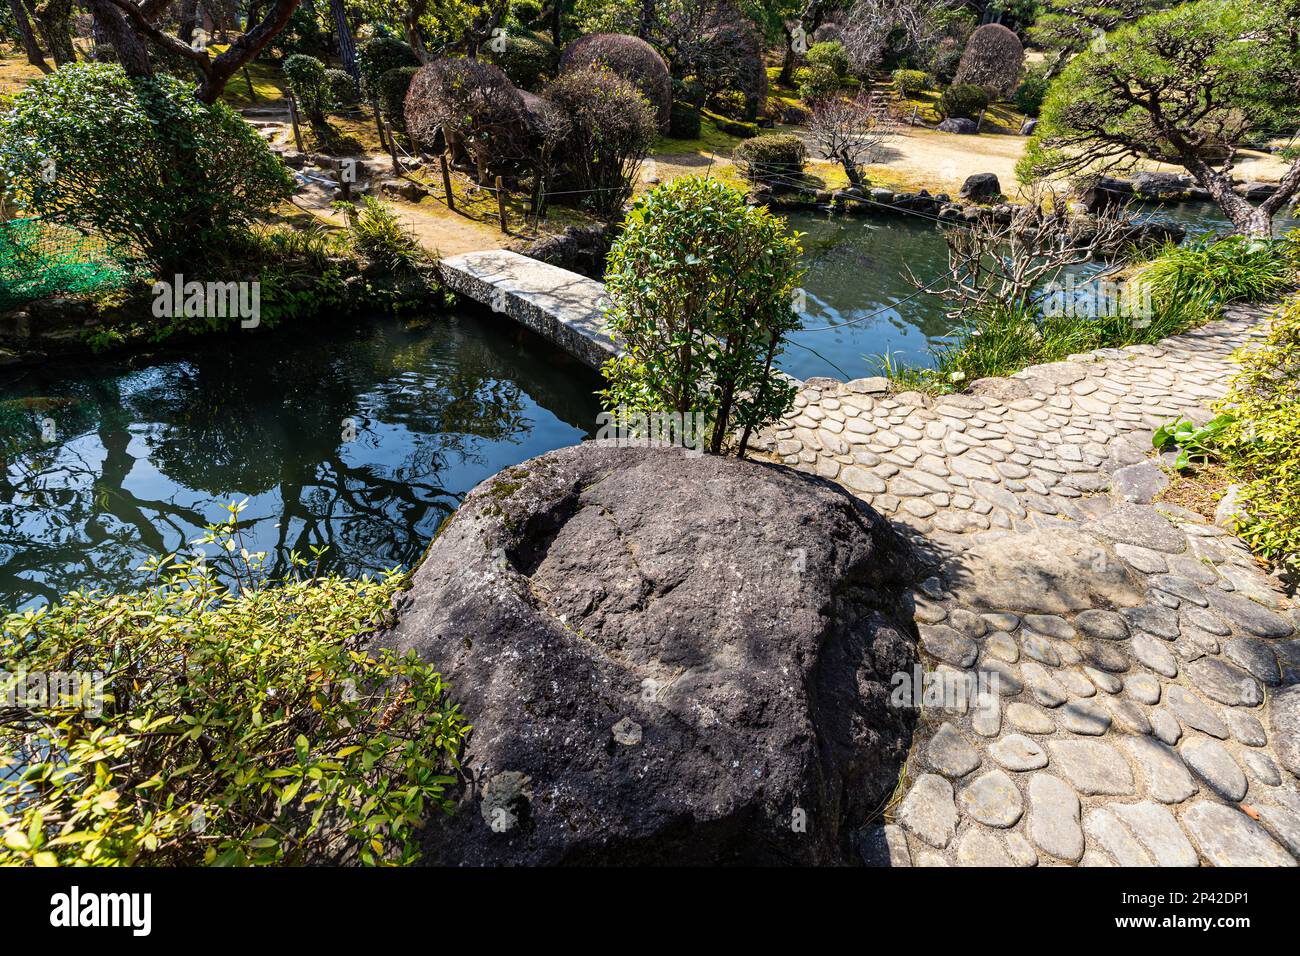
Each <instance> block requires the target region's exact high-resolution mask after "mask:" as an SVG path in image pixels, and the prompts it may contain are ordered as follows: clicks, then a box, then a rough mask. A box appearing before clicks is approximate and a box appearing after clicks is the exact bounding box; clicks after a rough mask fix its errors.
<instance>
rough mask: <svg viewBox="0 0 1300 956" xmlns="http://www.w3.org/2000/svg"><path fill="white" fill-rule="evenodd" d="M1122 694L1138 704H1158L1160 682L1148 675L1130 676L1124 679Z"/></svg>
mask: <svg viewBox="0 0 1300 956" xmlns="http://www.w3.org/2000/svg"><path fill="white" fill-rule="evenodd" d="M1124 693H1126V694H1128V695H1129V696H1130V697H1132V698H1133V699H1134V700H1136V701H1137V702H1138V703H1139V704H1158V703H1160V681H1158V680H1156V679H1155V678H1154V677H1152V676H1151V675H1150V674H1130V675H1129V676H1128V677H1125V678H1124Z"/></svg>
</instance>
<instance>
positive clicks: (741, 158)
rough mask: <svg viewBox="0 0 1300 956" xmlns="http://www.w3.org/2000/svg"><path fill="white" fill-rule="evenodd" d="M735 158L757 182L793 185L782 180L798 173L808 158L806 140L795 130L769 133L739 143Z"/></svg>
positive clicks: (733, 155) (748, 176) (747, 175)
mask: <svg viewBox="0 0 1300 956" xmlns="http://www.w3.org/2000/svg"><path fill="white" fill-rule="evenodd" d="M732 159H733V160H735V162H736V163H737V164H739V165H740V166H741V167H742V168H743V169H744V173H745V177H746V178H747V179H748V180H749V181H750V182H754V183H765V184H767V185H789V184H788V183H784V184H783V183H782V182H781V180H789V179H792V178H793V177H796V176H798V175H799V174H800V173H801V172H802V171H803V167H804V163H806V162H807V160H808V150H807V148H806V147H805V146H804V143H803V140H801V139H800V138H799V137H798V136H795V135H793V134H792V133H767V134H764V135H762V136H755V137H754V138H753V139H748V140H745V142H743V143H741V144H740V145H739V146H737V147H736V150H735V152H734V153H733V154H732Z"/></svg>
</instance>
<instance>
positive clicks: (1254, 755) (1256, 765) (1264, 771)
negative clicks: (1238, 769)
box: [1241, 750, 1282, 787]
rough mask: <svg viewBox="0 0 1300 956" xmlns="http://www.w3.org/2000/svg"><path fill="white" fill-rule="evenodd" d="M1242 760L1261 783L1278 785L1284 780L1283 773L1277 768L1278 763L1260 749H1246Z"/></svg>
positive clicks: (1270, 785) (1272, 785) (1271, 785)
mask: <svg viewBox="0 0 1300 956" xmlns="http://www.w3.org/2000/svg"><path fill="white" fill-rule="evenodd" d="M1241 762H1242V763H1244V764H1245V765H1246V769H1247V770H1249V771H1250V773H1251V775H1252V776H1253V777H1254V778H1255V779H1256V780H1258V781H1259V782H1260V783H1262V784H1265V785H1266V786H1269V787H1276V786H1277V785H1278V784H1280V783H1281V782H1282V774H1281V773H1280V772H1279V771H1278V769H1277V764H1275V763H1274V762H1273V761H1272V760H1270V759H1269V757H1268V755H1267V754H1262V753H1260V752H1259V751H1258V750H1246V751H1243V752H1242V755H1241Z"/></svg>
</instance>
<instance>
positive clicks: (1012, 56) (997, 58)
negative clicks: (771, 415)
mask: <svg viewBox="0 0 1300 956" xmlns="http://www.w3.org/2000/svg"><path fill="white" fill-rule="evenodd" d="M1024 66H1025V48H1024V46H1023V45H1022V44H1021V42H1020V38H1019V37H1018V36H1016V34H1015V31H1013V30H1009V29H1007V28H1006V27H1004V26H1003V25H1002V24H1000V23H986V24H984V26H982V27H980V28H979V29H978V30H976V31H975V32H974V33H972V34H971V35H970V39H969V40H967V41H966V52H965V53H963V54H962V55H961V63H959V64H958V65H957V75H956V76H955V77H953V83H954V84H963V85H964V84H973V85H975V86H982V87H983V88H984V90H985V92H987V93H988V95H989V99H990V100H997V99H1004V98H1006V97H1008V96H1010V95H1011V94H1012V93H1014V92H1015V89H1016V87H1017V86H1018V85H1019V83H1020V74H1021V72H1022V71H1023V70H1024Z"/></svg>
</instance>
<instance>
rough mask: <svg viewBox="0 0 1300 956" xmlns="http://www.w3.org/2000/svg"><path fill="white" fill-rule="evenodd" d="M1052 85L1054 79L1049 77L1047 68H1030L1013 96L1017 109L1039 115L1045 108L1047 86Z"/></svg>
mask: <svg viewBox="0 0 1300 956" xmlns="http://www.w3.org/2000/svg"><path fill="white" fill-rule="evenodd" d="M1051 85H1052V81H1051V80H1049V79H1048V78H1047V72H1046V71H1045V70H1040V69H1033V70H1030V71H1029V72H1028V73H1026V74H1025V78H1024V79H1023V80H1021V81H1020V86H1018V87H1017V88H1016V95H1015V96H1014V97H1013V98H1012V102H1014V103H1015V105H1016V109H1018V110H1020V112H1022V113H1024V114H1025V115H1026V116H1037V115H1038V113H1039V111H1040V110H1042V108H1043V99H1044V98H1045V97H1046V96H1047V88H1048V87H1050V86H1051Z"/></svg>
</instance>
